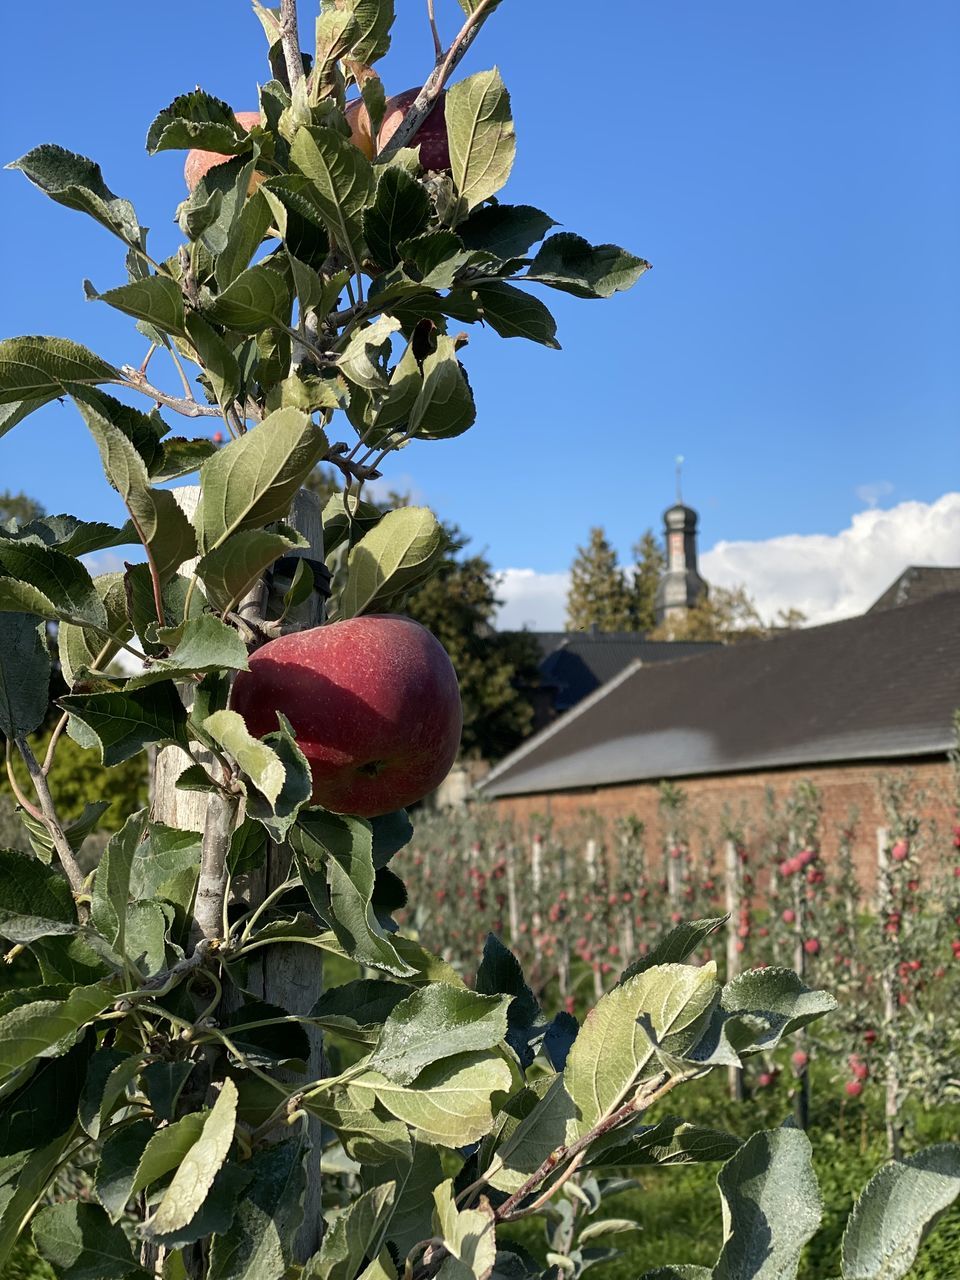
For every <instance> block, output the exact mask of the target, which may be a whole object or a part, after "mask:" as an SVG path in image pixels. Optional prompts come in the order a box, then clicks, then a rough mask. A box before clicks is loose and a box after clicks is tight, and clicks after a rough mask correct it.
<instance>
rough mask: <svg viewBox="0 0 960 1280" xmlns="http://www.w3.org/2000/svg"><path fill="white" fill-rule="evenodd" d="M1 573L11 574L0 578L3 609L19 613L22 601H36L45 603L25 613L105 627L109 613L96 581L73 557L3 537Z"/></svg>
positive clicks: (0, 544)
mask: <svg viewBox="0 0 960 1280" xmlns="http://www.w3.org/2000/svg"><path fill="white" fill-rule="evenodd" d="M0 572H2V573H6V574H9V575H10V577H9V578H0V610H3V611H8V610H12V611H13V612H20V611H21V610H20V609H18V602H19V601H20V600H23V601H27V600H31V599H34V603H41V602H42V601H46V604H42V607H41V608H40V609H38V610H31V609H30V607H29V605H28V606H27V609H26V610H25V611H26V612H37V613H38V614H39V616H41V617H47V618H50V617H51V614H52V617H53V618H59V619H63V620H64V621H66V622H75V623H78V624H79V625H83V624H84V623H87V624H89V625H92V626H97V627H101V628H103V627H106V625H107V613H106V610H105V608H104V606H103V601H102V600H101V599H100V596H99V595H98V594H97V591H96V588H95V587H94V585H93V579H92V578H91V577H90V574H89V573H88V572H87V570H86V569H85V568H84V567H83V565H82V564H81V563H80V561H79V560H75V559H74V558H73V556H67V555H64V554H63V552H62V551H55V550H54V549H53V548H52V547H42V546H39V545H38V544H37V543H35V542H14V541H12V540H10V539H7V538H0ZM35 596H36V597H40V600H36V599H35V598H34V597H35Z"/></svg>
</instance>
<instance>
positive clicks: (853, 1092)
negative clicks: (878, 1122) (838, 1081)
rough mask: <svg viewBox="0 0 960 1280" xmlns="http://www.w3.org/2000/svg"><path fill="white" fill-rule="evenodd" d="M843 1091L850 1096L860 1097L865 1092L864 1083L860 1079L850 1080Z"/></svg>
mask: <svg viewBox="0 0 960 1280" xmlns="http://www.w3.org/2000/svg"><path fill="white" fill-rule="evenodd" d="M843 1091H844V1093H845V1094H846V1095H847V1097H848V1098H859V1097H860V1095H861V1093H863V1083H862V1082H861V1081H860V1080H848V1081H847V1083H846V1084H845V1085H844V1086H843Z"/></svg>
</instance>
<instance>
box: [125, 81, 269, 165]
mask: <svg viewBox="0 0 960 1280" xmlns="http://www.w3.org/2000/svg"><path fill="white" fill-rule="evenodd" d="M251 145H252V143H251V139H250V137H249V135H248V133H247V131H246V129H244V127H243V126H242V125H241V124H240V123H239V121H238V120H237V117H236V116H235V115H234V114H233V108H232V107H230V106H229V105H228V104H227V103H226V102H223V101H222V100H221V99H220V98H214V97H213V96H212V95H211V94H209V93H204V92H203V90H202V89H196V90H194V92H193V93H184V94H181V95H180V97H179V98H174V100H173V102H171V103H170V105H169V107H165V108H164V109H163V111H161V112H160V114H159V115H158V116H157V118H156V119H155V120H154V121H153V123H152V124H151V126H150V129H149V132H148V133H147V150H148V151H149V153H150V154H151V155H156V153H157V152H158V151H189V150H190V149H191V148H192V147H197V148H199V149H200V150H202V151H216V152H218V153H219V154H220V155H225V156H234V155H238V154H239V153H240V152H241V151H247V150H249V148H250V146H251Z"/></svg>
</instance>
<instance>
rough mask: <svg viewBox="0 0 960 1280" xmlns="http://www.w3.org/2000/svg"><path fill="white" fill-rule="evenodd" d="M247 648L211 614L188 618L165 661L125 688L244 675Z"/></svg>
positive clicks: (232, 630) (130, 681)
mask: <svg viewBox="0 0 960 1280" xmlns="http://www.w3.org/2000/svg"><path fill="white" fill-rule="evenodd" d="M248 668H249V664H248V662H247V648H246V645H245V644H244V643H243V640H242V639H241V638H240V633H239V632H238V631H236V630H235V629H234V628H233V627H229V626H227V624H226V623H225V622H221V621H220V619H219V618H215V617H214V616H213V614H212V613H202V614H200V616H199V617H197V618H189V619H188V620H187V621H186V622H185V623H184V624H183V628H182V631H181V634H180V639H179V641H178V643H177V646H176V648H175V649H174V650H173V651H172V652H171V654H170V657H169V658H160V659H158V660H157V661H156V662H154V663H153V664H152V666H151V667H150V668H149V670H148V671H146V672H145V673H144V674H143V675H139V676H134V677H133V678H132V679H130V680H128V681H127V684H126V688H127V690H130V689H142V688H144V687H145V686H146V685H148V684H155V683H156V682H157V681H158V680H167V679H176V680H182V679H185V678H187V677H189V676H194V675H199V674H200V673H202V672H207V671H221V670H223V669H227V670H229V671H246V670H248Z"/></svg>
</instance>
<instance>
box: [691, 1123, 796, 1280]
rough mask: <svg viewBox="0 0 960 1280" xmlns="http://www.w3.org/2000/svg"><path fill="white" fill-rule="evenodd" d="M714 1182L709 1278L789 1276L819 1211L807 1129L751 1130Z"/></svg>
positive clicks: (790, 1279) (784, 1279) (776, 1279)
mask: <svg viewBox="0 0 960 1280" xmlns="http://www.w3.org/2000/svg"><path fill="white" fill-rule="evenodd" d="M717 1186H718V1187H719V1188H720V1195H721V1196H722V1198H723V1225H724V1242H723V1248H722V1249H721V1250H720V1257H719V1258H718V1259H717V1264H716V1266H715V1267H714V1269H713V1276H714V1280H794V1277H795V1276H796V1274H797V1267H798V1266H799V1263H800V1255H801V1253H802V1252H803V1247H804V1245H805V1244H806V1243H807V1241H808V1240H809V1239H810V1238H811V1237H812V1235H813V1234H814V1232H815V1231H816V1229H817V1227H818V1226H819V1225H820V1215H821V1201H820V1191H819V1188H818V1187H817V1176H816V1174H815V1173H814V1171H813V1163H812V1160H811V1148H810V1140H809V1138H808V1137H807V1135H806V1134H805V1133H803V1132H801V1131H800V1130H799V1129H770V1130H765V1131H764V1132H762V1133H755V1134H754V1135H753V1137H752V1138H748V1139H747V1141H746V1142H745V1143H744V1144H743V1146H742V1147H741V1148H740V1150H739V1151H738V1152H737V1154H736V1155H735V1156H733V1158H732V1159H730V1160H728V1161H727V1163H726V1164H725V1165H724V1166H723V1168H722V1169H721V1170H720V1173H719V1174H718V1176H717Z"/></svg>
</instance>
